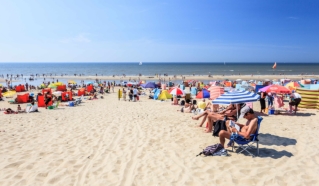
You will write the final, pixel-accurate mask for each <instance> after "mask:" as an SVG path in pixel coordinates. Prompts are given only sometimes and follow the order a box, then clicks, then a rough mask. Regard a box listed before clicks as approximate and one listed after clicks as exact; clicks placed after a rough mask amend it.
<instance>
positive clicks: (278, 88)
mask: <svg viewBox="0 0 319 186" xmlns="http://www.w3.org/2000/svg"><path fill="white" fill-rule="evenodd" d="M259 92H267V93H269V92H271V93H282V94H288V93H290V92H291V91H290V90H289V89H288V88H286V87H284V86H281V85H269V86H266V87H264V88H261V89H259Z"/></svg>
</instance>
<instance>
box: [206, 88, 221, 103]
mask: <svg viewBox="0 0 319 186" xmlns="http://www.w3.org/2000/svg"><path fill="white" fill-rule="evenodd" d="M208 90H209V91H210V99H211V100H214V99H216V98H218V97H219V96H220V95H223V94H224V93H225V90H224V87H220V86H211V87H209V89H208Z"/></svg>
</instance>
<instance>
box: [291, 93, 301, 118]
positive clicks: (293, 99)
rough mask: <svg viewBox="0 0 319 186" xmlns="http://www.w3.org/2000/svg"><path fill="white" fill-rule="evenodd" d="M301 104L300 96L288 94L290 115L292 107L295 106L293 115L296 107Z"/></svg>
mask: <svg viewBox="0 0 319 186" xmlns="http://www.w3.org/2000/svg"><path fill="white" fill-rule="evenodd" d="M300 102H301V96H300V94H298V93H297V92H292V93H291V94H290V101H289V109H290V110H289V113H292V106H295V114H296V113H297V109H298V105H299V103H300Z"/></svg>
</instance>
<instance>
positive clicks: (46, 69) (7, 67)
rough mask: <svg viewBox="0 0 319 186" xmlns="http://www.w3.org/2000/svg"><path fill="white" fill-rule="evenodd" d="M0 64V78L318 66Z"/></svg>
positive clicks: (289, 70)
mask: <svg viewBox="0 0 319 186" xmlns="http://www.w3.org/2000/svg"><path fill="white" fill-rule="evenodd" d="M272 66H273V63H226V64H224V63H147V62H144V63H143V64H142V65H139V64H138V63H0V74H4V75H6V74H14V75H15V74H23V75H24V76H29V75H30V74H41V75H42V74H47V75H49V74H52V75H55V74H57V75H61V74H68V75H74V74H84V75H96V74H98V75H102V74H103V75H104V76H105V75H109V76H110V75H122V74H126V75H127V76H128V75H138V74H139V73H141V74H142V75H146V76H154V74H168V75H192V74H195V75H208V74H212V75H223V74H224V75H238V74H239V73H240V74H241V75H251V74H254V75H272V74H285V75H299V74H301V73H304V74H315V75H318V74H319V63H277V68H276V69H275V70H273V69H272Z"/></svg>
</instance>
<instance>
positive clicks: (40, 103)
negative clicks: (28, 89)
mask: <svg viewBox="0 0 319 186" xmlns="http://www.w3.org/2000/svg"><path fill="white" fill-rule="evenodd" d="M51 105H52V100H51V101H50V102H49V103H48V106H51ZM38 107H45V102H44V96H43V95H38Z"/></svg>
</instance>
